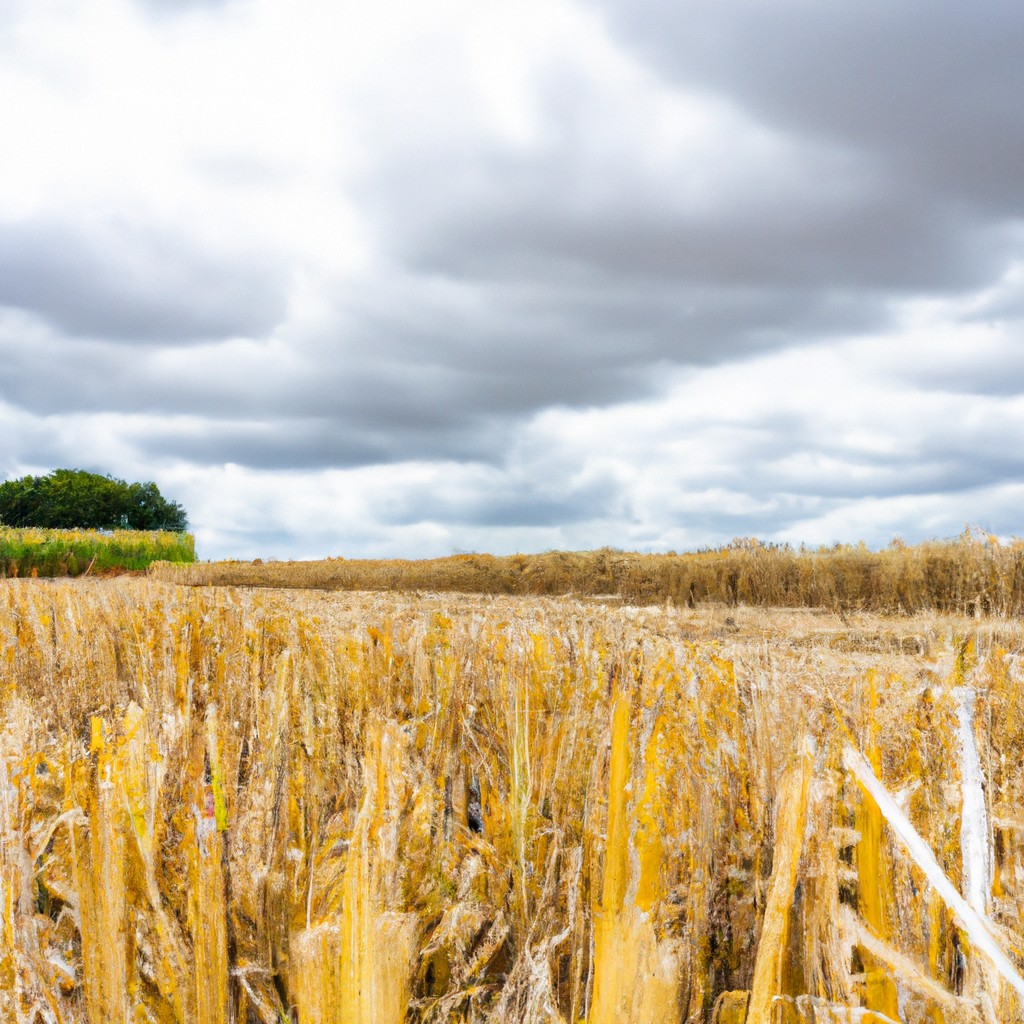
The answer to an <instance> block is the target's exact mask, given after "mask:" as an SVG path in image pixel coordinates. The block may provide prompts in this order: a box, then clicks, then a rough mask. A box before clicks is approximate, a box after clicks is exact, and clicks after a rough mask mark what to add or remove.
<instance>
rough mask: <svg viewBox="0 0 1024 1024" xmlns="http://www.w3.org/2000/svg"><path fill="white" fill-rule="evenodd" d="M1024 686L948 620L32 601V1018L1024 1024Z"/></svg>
mask: <svg viewBox="0 0 1024 1024" xmlns="http://www.w3.org/2000/svg"><path fill="white" fill-rule="evenodd" d="M1022 657H1024V629H1022V627H1021V625H1020V624H1018V623H1017V622H1015V621H1012V620H993V619H984V618H980V619H979V618H970V619H966V618H954V617H945V616H940V615H938V614H935V613H929V614H922V615H916V616H905V617H897V618H881V617H876V616H871V615H868V614H866V613H848V614H845V613H844V614H843V615H842V616H841V617H840V616H838V615H833V614H831V613H827V612H817V613H811V612H808V611H802V610H786V611H769V610H765V609H753V608H747V607H737V608H726V607H701V606H698V607H695V608H692V609H690V608H682V609H677V608H674V607H672V606H671V605H654V606H650V607H642V608H636V607H632V606H629V605H620V604H608V603H602V602H601V601H589V602H583V601H579V600H574V599H569V598H545V597H514V596H499V597H485V596H477V597H466V596H458V595H453V594H447V595H419V596H417V595H412V594H395V593H375V594H367V593H337V592H335V593H329V592H314V591H304V590H288V591H283V590H273V589H254V590H236V589H232V588H213V587H181V586H173V585H169V584H164V583H160V582H155V581H153V580H138V579H125V580H112V581H91V580H73V581H60V582H52V581H43V580H9V581H6V582H4V583H2V584H0V671H2V677H0V686H2V689H0V693H2V704H0V708H2V721H0V1017H2V1019H4V1020H11V1021H19V1022H21V1021H26V1022H35V1021H39V1022H43V1021H50V1022H52V1021H63V1022H85V1021H88V1022H90V1024H100V1022H106V1021H152V1022H160V1024H165V1022H166V1024H170V1022H181V1024H185V1022H194V1021H201V1022H211V1024H220V1022H228V1021H239V1022H244V1024H249V1022H266V1024H271V1022H273V1024H281V1021H282V1020H296V1021H298V1022H300V1024H307V1022H316V1024H321V1022H322V1024H328V1022H330V1024H335V1022H337V1024H342V1022H346V1024H348V1022H354V1024H371V1022H373V1024H399V1022H402V1021H410V1022H412V1021H415V1022H428V1021H431V1022H433V1021H465V1022H469V1021H474V1022H476V1021H479V1022H483V1021H493V1022H506V1021H507V1022H538V1024H539V1022H542V1021H543V1022H549V1021H550V1022H577V1021H580V1020H585V1021H588V1022H589V1024H612V1022H623V1024H669V1022H672V1024H677V1022H681V1021H686V1022H693V1024H697V1022H702V1024H703V1022H710V1021H715V1022H717V1024H741V1022H743V1021H744V1020H745V1021H747V1022H750V1024H766V1022H768V1021H784V1022H822V1021H847V1020H856V1021H874V1022H876V1024H877V1022H884V1021H886V1020H900V1021H905V1022H907V1024H918V1022H920V1024H936V1022H945V1024H955V1022H975V1021H977V1022H1012V1021H1021V1020H1024V1009H1022V1008H1024V1001H1022V998H1021V993H1022V990H1024V982H1021V980H1020V977H1019V974H1018V973H1017V972H1018V970H1019V967H1020V964H1021V962H1022V955H1024V951H1022V942H1024V928H1022V920H1021V913H1022V911H1024V863H1022V862H1024V833H1022V829H1024V816H1022V811H1021V807H1022V806H1024V800H1022V798H1024V771H1022V759H1024V707H1022V703H1024V700H1022V696H1021V677H1022V673H1024V663H1022V661H1021V659H1022ZM879 780H880V781H879Z"/></svg>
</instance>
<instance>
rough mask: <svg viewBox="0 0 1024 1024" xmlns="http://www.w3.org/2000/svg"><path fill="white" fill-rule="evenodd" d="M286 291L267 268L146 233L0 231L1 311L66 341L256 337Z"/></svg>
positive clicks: (145, 228)
mask: <svg viewBox="0 0 1024 1024" xmlns="http://www.w3.org/2000/svg"><path fill="white" fill-rule="evenodd" d="M275 271H276V274H275ZM285 283H286V282H285V281H284V280H282V279H281V277H280V270H279V268H275V267H273V265H272V264H271V263H270V261H267V262H266V263H265V264H263V265H261V261H260V260H259V259H257V260H255V261H247V262H246V263H244V264H240V263H239V264H236V263H232V262H231V261H230V260H229V259H228V258H227V257H224V258H221V259H217V258H216V257H214V256H212V254H209V253H206V252H203V251H202V250H201V249H200V248H199V247H198V246H197V245H195V243H192V242H190V241H188V240H187V239H186V237H185V236H183V235H179V234H176V233H172V232H170V231H166V230H161V229H159V228H158V227H156V226H154V225H141V224H129V223H125V222H121V223H117V222H104V223H100V224H95V225H92V226H90V227H81V226H76V225H71V224H67V223H61V222H58V221H46V222H41V221H28V222H18V223H10V222H9V223H6V224H0V306H10V307H14V308H17V309H22V310H26V311H28V312H31V313H33V314H35V315H36V316H38V317H40V318H41V319H43V320H45V321H46V322H47V323H49V324H51V325H52V326H53V327H55V328H57V329H58V330H60V331H63V332H67V333H68V334H72V335H79V336H82V335H85V336H93V337H99V338H107V339H119V340H124V341H131V342H157V341H159V342H178V343H181V342H189V341H194V340H196V339H201V338H209V337H222V336H224V335H237V334H243V335H244V334H262V333H265V332H267V331H269V330H270V329H272V328H273V326H274V325H275V324H276V323H277V322H278V321H279V319H280V318H281V317H282V316H283V314H284V308H285Z"/></svg>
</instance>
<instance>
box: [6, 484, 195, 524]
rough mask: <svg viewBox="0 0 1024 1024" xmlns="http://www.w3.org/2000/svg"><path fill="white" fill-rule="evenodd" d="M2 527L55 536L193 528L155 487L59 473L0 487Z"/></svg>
mask: <svg viewBox="0 0 1024 1024" xmlns="http://www.w3.org/2000/svg"><path fill="white" fill-rule="evenodd" d="M0 523H2V524H3V525H4V526H38V527H42V528H44V529H51V530H72V529H93V530H118V529H123V530H172V531H174V532H177V533H181V532H183V531H184V530H185V529H187V527H188V516H187V515H186V513H185V509H184V508H182V506H181V505H179V504H178V502H176V501H169V500H168V499H167V498H165V497H164V496H163V495H162V494H161V493H160V491H159V490H158V488H157V486H156V484H154V483H152V482H151V481H149V482H147V483H132V484H129V483H126V482H125V481H124V480H117V479H115V478H114V477H110V476H102V475H100V474H99V473H87V472H86V471H85V470H82V469H55V470H54V471H53V472H52V473H48V474H47V475H46V476H25V477H22V478H21V479H20V480H8V481H7V482H6V483H3V484H0Z"/></svg>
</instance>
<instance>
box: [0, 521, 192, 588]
mask: <svg viewBox="0 0 1024 1024" xmlns="http://www.w3.org/2000/svg"><path fill="white" fill-rule="evenodd" d="M195 557H196V549H195V539H194V538H193V537H192V536H191V534H187V533H169V532H167V531H163V530H111V531H109V532H101V531H99V530H42V529H35V528H25V529H14V528H12V527H7V526H0V578H5V577H6V578H17V577H19V576H84V575H87V574H89V573H95V574H97V575H99V574H101V573H111V572H126V571H127V572H133V571H135V572H137V571H140V570H142V569H147V568H149V566H150V565H151V564H152V563H153V562H155V561H162V562H165V563H167V564H168V565H172V564H178V563H183V562H193V561H195Z"/></svg>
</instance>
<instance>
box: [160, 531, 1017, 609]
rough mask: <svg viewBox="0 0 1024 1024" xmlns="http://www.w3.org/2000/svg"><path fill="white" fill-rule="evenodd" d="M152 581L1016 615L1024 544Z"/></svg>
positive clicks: (192, 569)
mask: <svg viewBox="0 0 1024 1024" xmlns="http://www.w3.org/2000/svg"><path fill="white" fill-rule="evenodd" d="M151 574H152V576H153V578H154V579H159V580H164V581H166V582H174V583H181V584H185V585H189V586H248V587H293V588H300V589H322V590H381V591H393V590H403V591H425V592H428V593H443V592H462V593H477V594H523V595H567V594H573V595H576V596H602V595H614V596H616V597H618V598H620V599H622V600H623V601H626V602H628V603H632V604H651V603H659V602H664V601H671V602H673V603H674V604H676V605H677V606H687V607H694V606H696V605H699V604H702V603H705V602H718V603H722V604H728V605H732V606H737V605H760V606H767V607H778V608H826V609H829V610H833V611H853V610H863V611H876V612H883V613H886V614H906V613H914V612H920V611H936V612H943V613H951V614H966V615H1021V614H1024V542H1021V541H1014V542H1013V543H1010V544H999V543H998V542H997V541H996V540H995V539H994V538H990V537H985V536H979V535H975V534H969V533H965V534H964V535H963V536H962V537H960V538H958V539H956V540H950V541H929V542H927V543H924V544H919V545H915V546H906V545H895V546H892V547H889V548H886V549H885V550H883V551H869V550H868V549H867V548H866V547H864V546H862V545H859V546H851V545H841V546H836V547H831V548H820V549H811V548H799V549H796V548H790V547H778V546H772V545H762V544H759V543H757V542H756V541H742V542H736V543H734V544H731V545H729V546H727V547H724V548H719V549H716V550H710V551H698V552H692V553H686V554H657V555H651V554H635V553H629V552H623V551H613V550H610V549H603V550H599V551H583V552H564V551H553V552H548V553H546V554H540V555H511V556H508V557H496V556H494V555H482V554H467V555H454V556H452V557H450V558H437V559H426V560H422V561H401V560H383V559H382V560H376V561H374V560H357V559H352V560H349V559H344V558H334V559H327V560H324V561H318V562H273V561H270V562H260V561H257V562H203V563H196V564H194V565H187V566H165V565H156V566H154V567H153V569H152V570H151Z"/></svg>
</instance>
